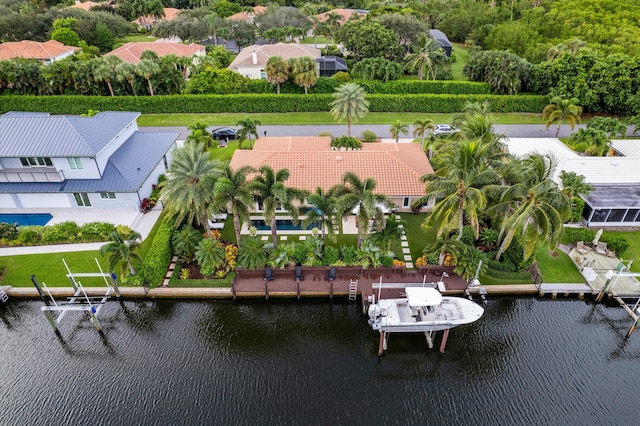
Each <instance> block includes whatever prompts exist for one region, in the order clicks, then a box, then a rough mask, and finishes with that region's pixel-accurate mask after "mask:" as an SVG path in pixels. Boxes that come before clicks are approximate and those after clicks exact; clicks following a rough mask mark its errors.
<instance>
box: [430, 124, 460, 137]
mask: <svg viewBox="0 0 640 426" xmlns="http://www.w3.org/2000/svg"><path fill="white" fill-rule="evenodd" d="M455 132H457V130H456V129H454V128H453V127H451V126H450V125H448V124H436V125H435V127H434V129H433V134H434V136H440V135H450V134H452V133H455Z"/></svg>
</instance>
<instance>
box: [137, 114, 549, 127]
mask: <svg viewBox="0 0 640 426" xmlns="http://www.w3.org/2000/svg"><path fill="white" fill-rule="evenodd" d="M247 115H250V116H251V118H252V119H254V120H256V119H257V120H258V121H260V123H261V124H262V125H265V126H266V125H292V126H295V125H298V124H344V126H345V130H346V124H345V123H338V122H336V121H335V120H334V119H333V117H332V116H331V114H330V113H329V112H290V113H283V114H276V113H265V114H246V113H233V114H232V113H220V114H144V115H142V116H141V117H139V118H138V125H139V126H189V125H192V124H194V123H195V122H197V121H199V122H202V123H206V124H207V125H209V126H235V125H236V123H237V122H238V120H242V119H244V118H245V117H247ZM454 115H455V114H436V113H407V112H371V113H369V114H367V116H366V117H365V118H364V119H362V120H360V121H358V123H357V124H389V123H395V122H396V121H397V120H400V121H402V122H403V123H413V122H414V121H415V120H417V119H424V118H429V119H431V120H433V121H434V122H437V123H450V122H451V120H452V119H453V116H454ZM494 117H495V119H496V123H497V124H544V120H543V119H542V115H541V114H531V113H509V114H494ZM259 128H260V126H258V129H259Z"/></svg>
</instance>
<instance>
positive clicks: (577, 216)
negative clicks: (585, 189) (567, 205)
mask: <svg viewBox="0 0 640 426" xmlns="http://www.w3.org/2000/svg"><path fill="white" fill-rule="evenodd" d="M583 210H584V200H583V199H582V198H580V197H573V198H572V199H571V214H570V216H569V219H568V220H569V222H570V223H577V222H580V221H581V220H582V211H583Z"/></svg>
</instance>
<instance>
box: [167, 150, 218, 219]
mask: <svg viewBox="0 0 640 426" xmlns="http://www.w3.org/2000/svg"><path fill="white" fill-rule="evenodd" d="M219 168H220V163H219V162H218V161H212V160H211V159H210V157H209V153H208V152H207V151H206V150H205V149H204V147H203V146H202V145H200V144H196V143H192V144H186V145H185V146H184V147H183V148H178V149H176V150H175V151H173V163H171V168H170V170H169V176H168V179H167V180H166V181H165V182H164V189H163V190H162V195H161V198H162V200H163V201H164V205H165V208H166V209H167V212H168V213H169V214H173V215H175V216H176V220H175V224H176V226H178V225H179V224H180V223H181V222H182V221H183V220H185V219H187V221H188V223H194V222H195V223H197V224H199V225H201V226H203V227H206V226H207V224H208V219H209V211H210V208H211V204H212V201H213V187H214V182H215V179H216V176H217V175H218V174H219Z"/></svg>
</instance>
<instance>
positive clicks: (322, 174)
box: [230, 137, 433, 196]
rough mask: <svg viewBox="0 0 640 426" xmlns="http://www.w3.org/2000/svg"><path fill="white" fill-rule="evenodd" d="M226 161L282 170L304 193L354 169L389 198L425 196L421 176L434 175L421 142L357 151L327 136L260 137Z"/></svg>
mask: <svg viewBox="0 0 640 426" xmlns="http://www.w3.org/2000/svg"><path fill="white" fill-rule="evenodd" d="M230 165H231V167H233V168H238V167H241V166H243V165H251V166H253V167H255V168H260V167H261V166H263V165H268V166H270V167H271V168H273V169H274V170H280V169H285V168H286V169H288V170H289V173H290V176H289V180H288V181H287V183H288V184H289V185H290V186H293V187H296V188H300V189H305V190H307V191H314V190H315V189H316V187H318V186H320V187H322V188H324V189H328V188H330V187H332V186H333V185H335V184H338V183H340V182H341V180H342V177H343V176H344V174H345V173H346V172H354V173H356V174H357V175H358V176H359V177H360V178H361V179H364V178H367V177H371V178H374V179H375V180H376V182H377V185H378V186H377V192H379V193H381V194H385V195H387V196H421V195H424V184H423V183H422V182H420V177H421V176H423V175H425V174H430V173H433V169H432V168H431V164H429V160H427V157H426V155H425V154H424V152H422V149H421V148H420V145H419V144H415V143H403V144H394V143H385V144H382V143H369V144H363V149H362V150H359V151H332V150H331V147H330V139H329V137H266V138H260V139H258V140H257V141H256V142H255V145H254V148H253V150H251V151H248V150H238V151H236V152H235V153H234V154H233V158H232V159H231V163H230Z"/></svg>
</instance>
